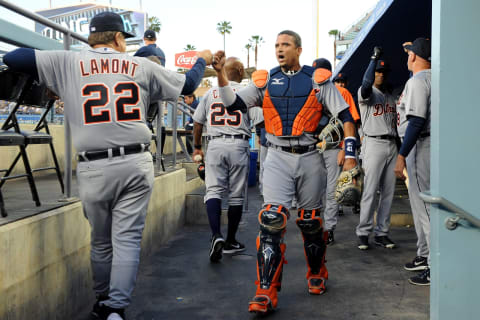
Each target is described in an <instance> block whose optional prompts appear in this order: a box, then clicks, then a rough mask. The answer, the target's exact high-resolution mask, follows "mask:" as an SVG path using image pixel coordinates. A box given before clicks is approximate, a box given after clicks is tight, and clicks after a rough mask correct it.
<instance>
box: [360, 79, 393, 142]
mask: <svg viewBox="0 0 480 320" xmlns="http://www.w3.org/2000/svg"><path fill="white" fill-rule="evenodd" d="M361 91H362V90H361V88H359V89H358V104H359V107H360V114H361V119H362V130H363V132H364V133H365V134H366V135H369V136H379V135H391V136H397V122H398V115H397V106H396V104H395V99H394V98H393V96H392V95H391V94H389V93H383V92H381V91H380V90H378V89H377V88H375V87H372V93H371V95H370V97H368V98H367V99H365V98H363V97H362V93H361Z"/></svg>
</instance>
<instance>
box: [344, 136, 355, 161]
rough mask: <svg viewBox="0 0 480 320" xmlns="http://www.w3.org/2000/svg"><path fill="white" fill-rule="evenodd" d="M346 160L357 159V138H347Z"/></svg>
mask: <svg viewBox="0 0 480 320" xmlns="http://www.w3.org/2000/svg"><path fill="white" fill-rule="evenodd" d="M344 141H345V159H349V158H353V159H355V150H356V149H357V139H356V138H355V137H345V139H344Z"/></svg>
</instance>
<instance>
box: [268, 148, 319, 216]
mask: <svg viewBox="0 0 480 320" xmlns="http://www.w3.org/2000/svg"><path fill="white" fill-rule="evenodd" d="M321 161H322V160H321V158H320V154H318V151H317V150H314V151H311V152H308V153H304V154H293V153H288V152H285V151H281V150H277V149H276V148H274V147H269V148H268V154H267V158H266V159H265V163H264V172H263V198H264V204H274V205H282V206H284V207H286V208H290V206H291V204H292V200H293V198H294V197H295V196H296V198H297V207H298V208H303V209H308V210H311V209H318V208H320V207H321V205H322V201H321V199H320V193H321V190H323V189H324V188H325V183H324V182H323V179H322V178H321V177H322V176H323V175H325V169H324V168H323V166H322V164H321Z"/></svg>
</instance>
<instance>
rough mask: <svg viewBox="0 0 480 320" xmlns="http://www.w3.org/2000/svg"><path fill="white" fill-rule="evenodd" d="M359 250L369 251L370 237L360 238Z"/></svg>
mask: <svg viewBox="0 0 480 320" xmlns="http://www.w3.org/2000/svg"><path fill="white" fill-rule="evenodd" d="M358 249H360V250H367V249H368V236H358Z"/></svg>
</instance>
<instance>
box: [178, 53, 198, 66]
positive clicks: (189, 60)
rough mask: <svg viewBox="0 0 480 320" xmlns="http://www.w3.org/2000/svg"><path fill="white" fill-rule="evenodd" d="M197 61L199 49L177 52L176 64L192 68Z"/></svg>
mask: <svg viewBox="0 0 480 320" xmlns="http://www.w3.org/2000/svg"><path fill="white" fill-rule="evenodd" d="M196 61H197V51H186V52H182V53H176V54H175V66H176V67H180V68H186V69H191V68H192V67H193V65H194V64H195V62H196Z"/></svg>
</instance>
